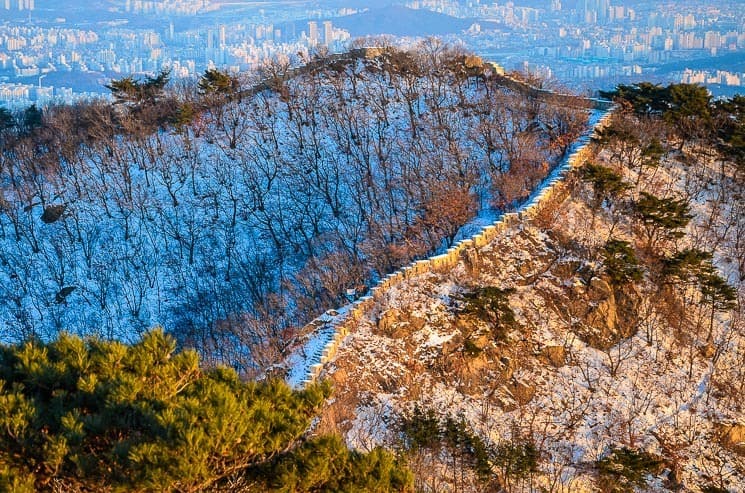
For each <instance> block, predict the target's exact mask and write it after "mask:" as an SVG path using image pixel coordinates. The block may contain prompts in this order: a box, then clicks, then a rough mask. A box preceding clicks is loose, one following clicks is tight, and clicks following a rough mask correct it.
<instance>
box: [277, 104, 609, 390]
mask: <svg viewBox="0 0 745 493" xmlns="http://www.w3.org/2000/svg"><path fill="white" fill-rule="evenodd" d="M593 102H598V101H595V100H593ZM602 103H604V104H601V105H599V106H600V107H601V108H602V109H600V110H599V111H601V112H602V113H601V116H600V118H598V120H597V121H596V123H595V124H594V125H593V126H592V127H590V128H589V129H588V130H587V131H585V133H584V134H582V135H581V136H580V137H579V138H578V139H577V140H576V141H575V142H574V144H573V146H572V149H571V151H570V152H568V153H567V155H566V156H565V157H564V158H563V160H562V161H561V163H560V164H559V165H558V166H556V168H554V170H553V171H552V172H551V174H549V176H548V177H546V178H545V179H544V180H543V182H542V183H541V185H540V186H539V187H538V188H536V190H535V191H534V192H533V194H532V195H531V197H530V198H529V199H528V200H527V201H526V202H525V203H523V204H522V205H521V206H520V207H518V208H517V210H516V211H515V212H510V213H504V214H502V216H501V217H500V218H499V220H498V221H496V222H495V223H493V224H491V225H489V226H486V227H484V228H483V229H482V230H481V231H480V232H479V233H478V234H476V235H474V236H472V237H471V238H469V239H466V240H462V241H460V242H458V243H456V244H455V245H454V246H452V247H451V248H449V249H448V250H447V251H446V252H445V253H443V254H441V255H435V256H433V257H430V258H428V259H425V260H417V261H415V262H412V263H411V264H409V265H407V266H405V267H402V268H401V269H399V270H398V271H396V272H394V273H392V274H389V275H388V276H386V277H384V278H383V279H382V280H380V281H379V282H378V283H377V284H376V285H375V286H374V287H373V288H371V289H370V291H369V292H368V294H367V296H363V297H361V298H360V299H358V300H356V301H355V302H353V303H351V304H349V305H347V306H345V307H343V308H340V309H338V310H329V311H327V312H326V313H325V314H323V315H321V316H320V317H318V318H316V319H315V320H313V321H311V322H310V323H309V324H308V325H306V326H305V327H304V328H303V331H302V332H303V333H304V334H308V339H311V338H313V337H314V335H315V336H320V335H321V333H322V332H323V333H328V332H329V331H330V334H329V335H328V340H327V342H326V343H325V344H323V345H319V346H317V347H315V349H314V350H312V352H311V354H310V355H309V361H306V365H304V367H303V369H302V370H303V372H304V374H292V369H291V374H290V375H289V376H288V377H287V381H288V383H289V384H290V385H291V386H293V387H300V388H302V387H305V386H307V385H309V384H311V383H313V382H315V381H316V379H317V378H318V375H319V374H320V373H321V370H322V369H323V367H324V365H325V364H326V363H327V362H329V361H330V360H331V359H332V358H333V357H334V356H335V355H336V351H337V349H338V348H339V345H340V344H341V343H342V341H343V340H344V338H345V337H346V336H347V335H348V334H349V332H350V330H351V329H352V327H354V326H355V325H356V324H357V322H359V321H360V320H361V319H362V318H363V317H364V316H365V315H366V314H367V313H368V312H370V311H371V310H372V308H373V307H374V306H375V305H376V304H378V303H380V302H381V301H383V300H384V298H385V296H386V295H387V293H388V292H389V291H390V290H391V288H393V287H396V286H398V285H399V284H401V283H403V282H404V281H406V280H408V279H412V278H414V277H417V276H421V275H423V274H429V273H439V274H442V273H446V272H449V271H450V270H452V269H453V268H455V266H456V265H458V263H459V262H460V261H461V260H462V259H467V258H469V257H472V256H473V255H474V253H475V252H476V250H478V249H481V248H483V247H484V246H486V245H488V244H489V243H491V242H492V241H493V240H494V239H496V238H497V237H498V236H499V235H501V234H502V233H503V232H504V231H506V230H507V229H509V228H510V227H511V226H514V225H515V224H518V223H520V222H521V221H523V220H530V219H533V218H535V217H536V216H538V215H539V214H540V213H541V212H542V211H543V210H545V209H547V208H548V207H556V205H557V204H559V203H561V202H563V201H564V200H565V199H566V198H567V197H568V194H569V190H568V189H567V187H566V183H565V178H566V175H567V173H568V172H569V171H571V170H573V169H575V168H579V167H581V166H582V165H583V164H584V162H585V161H587V159H589V158H590V156H591V153H592V151H591V148H590V141H591V139H592V137H593V135H594V134H595V133H596V132H597V131H599V130H601V129H602V128H603V127H605V126H606V125H607V123H608V120H609V118H610V116H611V114H612V112H613V109H614V108H613V106H612V105H610V104H609V102H607V101H604V102H602ZM596 111H598V110H596ZM296 373H297V370H296Z"/></svg>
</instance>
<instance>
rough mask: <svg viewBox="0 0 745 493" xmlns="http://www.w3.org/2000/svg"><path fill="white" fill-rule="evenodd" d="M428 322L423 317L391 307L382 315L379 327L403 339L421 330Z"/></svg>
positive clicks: (382, 330) (383, 331)
mask: <svg viewBox="0 0 745 493" xmlns="http://www.w3.org/2000/svg"><path fill="white" fill-rule="evenodd" d="M426 323H427V321H426V320H425V319H424V318H422V317H419V316H417V315H413V314H410V313H405V312H403V311H401V310H397V309H395V308H391V309H389V310H386V311H385V312H383V314H382V315H381V316H380V319H379V320H378V329H379V330H380V331H381V332H382V333H383V334H385V335H387V336H390V337H392V338H394V339H402V338H404V337H406V336H407V335H409V334H411V333H413V332H417V331H419V330H421V329H422V327H424V325H425V324H426Z"/></svg>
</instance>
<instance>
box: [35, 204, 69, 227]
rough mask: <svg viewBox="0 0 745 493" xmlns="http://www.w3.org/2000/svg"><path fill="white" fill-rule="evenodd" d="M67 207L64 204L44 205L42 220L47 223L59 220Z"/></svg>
mask: <svg viewBox="0 0 745 493" xmlns="http://www.w3.org/2000/svg"><path fill="white" fill-rule="evenodd" d="M65 209H67V206H66V205H64V204H61V205H48V206H46V207H44V212H43V213H42V215H41V220H42V222H43V223H45V224H51V223H53V222H55V221H57V220H59V218H60V217H62V214H64V212H65Z"/></svg>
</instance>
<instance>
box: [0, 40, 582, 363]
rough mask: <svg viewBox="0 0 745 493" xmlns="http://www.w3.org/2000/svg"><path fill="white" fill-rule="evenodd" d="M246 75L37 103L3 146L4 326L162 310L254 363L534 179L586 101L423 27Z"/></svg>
mask: <svg viewBox="0 0 745 493" xmlns="http://www.w3.org/2000/svg"><path fill="white" fill-rule="evenodd" d="M307 62H308V63H307V64H306V65H304V66H301V67H291V66H290V65H289V63H287V62H286V61H282V60H277V61H275V62H273V63H269V64H267V65H266V66H264V67H263V69H262V71H261V72H260V73H257V74H252V75H247V76H246V77H245V78H239V77H233V76H231V75H229V74H226V73H222V72H218V71H208V72H207V73H205V75H204V77H203V78H202V79H201V80H200V81H199V84H198V85H197V86H194V87H173V88H171V86H170V85H169V84H168V80H169V77H168V73H166V72H163V73H159V74H155V75H153V76H151V77H147V78H144V79H135V78H132V77H128V78H124V79H120V80H114V81H112V82H111V84H110V85H109V87H110V88H111V90H112V94H113V96H114V100H115V101H114V103H113V104H111V103H108V102H93V103H89V104H80V105H77V106H73V107H66V106H61V107H50V108H47V109H45V110H44V111H39V110H38V109H37V108H35V107H32V108H30V109H29V110H27V111H26V112H25V113H24V114H22V115H18V117H17V118H16V120H15V121H12V119H11V120H9V124H8V125H7V126H6V127H7V128H4V130H3V134H2V139H0V144H1V145H2V147H3V153H2V157H0V170H1V172H2V186H1V187H0V193H2V200H1V206H2V213H1V214H0V323H2V324H3V325H4V327H5V330H4V333H3V337H4V340H5V341H18V340H22V339H25V338H28V337H39V338H41V339H44V340H49V339H51V338H53V337H54V336H55V334H57V333H58V332H59V331H61V330H65V331H69V332H72V333H75V334H79V335H97V336H100V337H103V338H106V339H118V340H124V341H132V340H136V339H137V337H138V335H139V334H141V333H142V332H144V331H145V330H147V329H149V328H151V327H153V326H157V325H160V326H162V327H164V328H165V329H166V330H167V331H168V332H169V333H171V334H173V335H174V336H175V337H176V338H177V340H178V341H179V344H180V345H181V346H182V347H194V348H197V349H198V350H199V351H200V353H201V354H202V355H203V357H204V358H205V361H206V362H207V363H208V364H219V363H224V364H229V365H231V366H233V367H235V368H236V369H238V370H239V371H240V372H242V373H243V374H244V375H258V374H261V373H262V372H263V370H265V369H266V368H268V367H271V366H272V365H273V364H275V363H276V362H277V361H279V360H280V359H281V356H282V353H283V352H284V351H285V349H286V347H287V345H288V343H289V341H290V340H292V338H293V337H294V336H295V333H296V332H297V329H298V328H299V327H302V326H303V325H304V324H305V323H306V322H307V321H309V320H310V319H312V318H313V317H314V316H316V315H318V314H319V313H322V312H323V311H325V310H327V309H328V308H332V307H334V306H338V305H339V304H340V303H341V302H342V300H344V299H345V293H346V291H347V289H350V288H357V291H358V292H360V293H362V292H364V290H365V289H366V287H365V286H367V285H369V284H370V283H371V282H372V281H373V280H374V279H377V278H380V277H383V276H384V275H386V274H387V273H388V272H390V271H391V270H393V269H395V268H397V267H399V266H401V265H404V264H406V263H408V262H410V261H411V260H412V259H415V258H420V257H422V256H426V255H429V254H431V253H433V252H436V251H438V250H439V249H442V248H447V247H448V246H449V245H450V244H451V243H452V241H453V239H454V237H455V235H456V234H457V232H458V230H459V228H460V227H461V226H462V225H463V224H465V223H466V222H468V221H469V220H470V219H471V218H473V217H474V216H476V215H477V214H479V213H488V212H489V211H490V210H492V209H495V208H497V209H504V208H507V207H509V206H511V205H512V204H515V203H519V202H520V201H521V200H524V198H526V197H527V196H528V195H529V194H530V192H531V190H532V189H533V187H535V185H536V184H537V183H538V182H539V181H540V180H541V179H542V177H544V176H546V174H547V173H549V172H550V170H551V168H552V167H553V166H555V164H556V163H557V162H558V160H559V159H561V156H562V154H563V153H564V152H565V150H566V148H567V146H568V144H569V143H570V142H571V141H572V140H573V138H574V136H576V135H579V133H580V132H581V131H582V130H583V129H584V126H585V122H586V119H587V112H586V111H585V110H584V109H582V108H567V107H564V106H562V105H560V104H557V103H555V102H554V101H552V100H551V98H550V97H546V96H545V95H542V96H536V95H531V94H522V93H520V92H519V91H516V90H514V88H510V87H507V86H505V85H503V83H502V82H501V79H498V78H497V77H495V76H494V75H495V74H494V71H493V70H492V68H491V66H490V65H488V64H485V63H484V62H483V61H482V60H481V59H479V58H478V57H475V56H473V55H470V54H468V53H465V52H462V51H460V50H458V49H455V48H452V47H448V46H445V45H442V44H440V43H439V42H437V41H434V40H429V41H427V42H424V43H422V44H421V45H419V46H416V47H414V48H412V49H410V50H400V49H396V48H383V49H376V50H355V51H353V52H350V53H349V54H341V55H333V56H329V57H327V58H319V59H314V60H308V61H307Z"/></svg>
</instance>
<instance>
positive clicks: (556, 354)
mask: <svg viewBox="0 0 745 493" xmlns="http://www.w3.org/2000/svg"><path fill="white" fill-rule="evenodd" d="M541 355H542V356H543V359H544V361H546V362H547V363H549V364H550V365H551V366H554V367H556V368H560V367H562V366H564V365H565V364H566V358H567V352H566V349H565V348H564V346H546V347H545V348H543V351H542V352H541Z"/></svg>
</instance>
